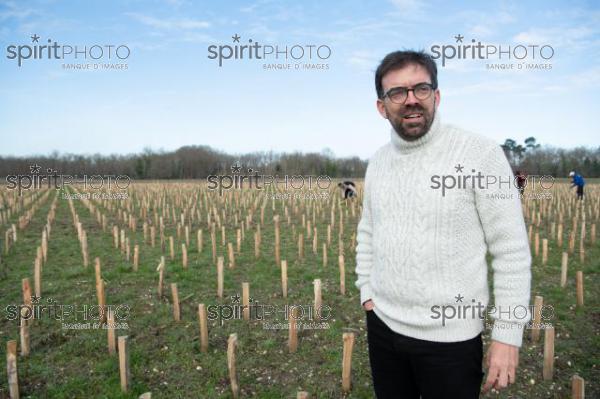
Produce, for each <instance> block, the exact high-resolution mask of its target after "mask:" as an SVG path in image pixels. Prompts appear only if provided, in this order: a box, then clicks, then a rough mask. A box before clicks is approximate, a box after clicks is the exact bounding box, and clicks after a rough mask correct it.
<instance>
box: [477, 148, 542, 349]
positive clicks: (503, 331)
mask: <svg viewBox="0 0 600 399" xmlns="http://www.w3.org/2000/svg"><path fill="white" fill-rule="evenodd" d="M480 165H481V168H480V170H481V171H482V172H481V173H482V174H483V179H482V184H481V186H480V187H478V188H477V189H476V190H475V201H476V206H477V211H478V213H479V219H480V221H481V225H482V227H483V232H484V235H485V241H486V244H487V249H488V251H489V253H490V254H491V256H492V270H493V289H494V307H493V308H491V310H490V316H491V317H492V318H493V319H494V324H493V327H492V334H491V335H492V339H493V340H495V341H499V342H503V343H506V344H510V345H514V346H518V347H520V346H521V344H522V340H523V331H524V327H525V325H526V324H527V323H528V321H529V320H530V319H531V312H530V309H529V298H530V289H531V251H530V249H529V242H528V239H527V231H526V227H525V221H524V219H523V211H522V208H521V201H520V199H519V193H518V191H517V189H516V187H515V186H514V182H513V179H512V176H513V174H512V170H511V168H510V165H509V164H508V161H507V160H506V156H505V155H504V152H503V151H502V149H501V147H500V146H496V145H495V146H494V148H492V149H490V150H489V151H488V152H487V154H484V157H483V158H482V160H481V163H480ZM494 179H495V180H496V181H495V183H493V184H492V183H491V182H492V181H493V180H494Z"/></svg>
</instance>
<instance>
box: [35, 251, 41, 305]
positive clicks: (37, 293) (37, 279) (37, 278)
mask: <svg viewBox="0 0 600 399" xmlns="http://www.w3.org/2000/svg"><path fill="white" fill-rule="evenodd" d="M33 284H34V289H35V296H36V297H38V298H40V297H41V296H42V265H41V262H40V259H39V258H36V259H35V262H34V271H33Z"/></svg>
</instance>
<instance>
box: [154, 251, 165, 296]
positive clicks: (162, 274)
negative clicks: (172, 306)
mask: <svg viewBox="0 0 600 399" xmlns="http://www.w3.org/2000/svg"><path fill="white" fill-rule="evenodd" d="M156 270H157V271H158V297H159V298H162V292H163V282H164V279H165V257H164V256H161V257H160V263H159V264H158V268H157V269H156Z"/></svg>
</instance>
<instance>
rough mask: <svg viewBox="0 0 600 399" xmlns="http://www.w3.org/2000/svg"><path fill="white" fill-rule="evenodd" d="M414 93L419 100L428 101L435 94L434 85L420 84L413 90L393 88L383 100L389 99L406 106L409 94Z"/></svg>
mask: <svg viewBox="0 0 600 399" xmlns="http://www.w3.org/2000/svg"><path fill="white" fill-rule="evenodd" d="M409 91H412V92H413V94H414V95H415V97H416V98H417V100H427V99H428V98H429V96H431V93H432V92H433V85H432V84H431V83H419V84H417V85H415V87H413V88H412V89H409V88H408V87H392V88H391V89H389V90H388V91H387V92H386V93H385V94H384V95H383V97H381V99H384V98H386V97H387V98H389V99H390V101H391V102H393V103H394V104H404V102H405V101H406V98H407V97H408V92H409Z"/></svg>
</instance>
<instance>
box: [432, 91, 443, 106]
mask: <svg viewBox="0 0 600 399" xmlns="http://www.w3.org/2000/svg"><path fill="white" fill-rule="evenodd" d="M433 98H434V100H435V107H436V108H437V107H439V106H440V99H441V95H440V89H436V90H435V92H434V97H433Z"/></svg>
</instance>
